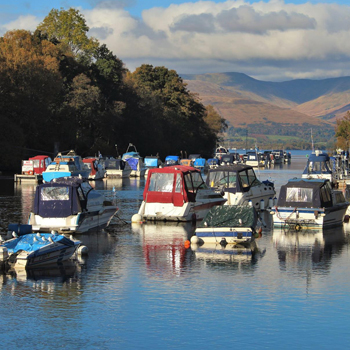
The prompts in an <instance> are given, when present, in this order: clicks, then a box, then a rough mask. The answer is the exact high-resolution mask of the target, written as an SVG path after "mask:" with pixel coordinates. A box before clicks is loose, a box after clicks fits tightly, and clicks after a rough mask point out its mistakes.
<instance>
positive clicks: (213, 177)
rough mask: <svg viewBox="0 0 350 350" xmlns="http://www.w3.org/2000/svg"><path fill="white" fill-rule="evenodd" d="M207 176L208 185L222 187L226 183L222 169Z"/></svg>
mask: <svg viewBox="0 0 350 350" xmlns="http://www.w3.org/2000/svg"><path fill="white" fill-rule="evenodd" d="M208 176H209V185H210V187H222V186H224V185H226V184H227V173H225V172H224V171H214V172H212V173H210V174H209V175H208Z"/></svg>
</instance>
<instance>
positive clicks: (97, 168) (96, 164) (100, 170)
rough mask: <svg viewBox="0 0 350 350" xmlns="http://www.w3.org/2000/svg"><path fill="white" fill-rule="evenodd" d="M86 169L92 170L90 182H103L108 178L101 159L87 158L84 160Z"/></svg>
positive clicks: (89, 177) (89, 176)
mask: <svg viewBox="0 0 350 350" xmlns="http://www.w3.org/2000/svg"><path fill="white" fill-rule="evenodd" d="M83 163H84V164H85V167H86V168H88V169H90V174H89V175H88V179H89V180H102V179H103V178H104V177H105V176H106V170H105V169H104V167H103V165H102V164H101V163H100V161H99V158H95V157H86V158H84V159H83Z"/></svg>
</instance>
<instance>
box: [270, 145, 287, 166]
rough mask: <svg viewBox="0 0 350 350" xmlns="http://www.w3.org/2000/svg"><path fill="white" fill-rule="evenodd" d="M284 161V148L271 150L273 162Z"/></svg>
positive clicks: (279, 162) (275, 163)
mask: <svg viewBox="0 0 350 350" xmlns="http://www.w3.org/2000/svg"><path fill="white" fill-rule="evenodd" d="M283 162H284V155H283V150H281V149H274V150H272V151H271V163H272V164H274V165H277V164H282V163H283Z"/></svg>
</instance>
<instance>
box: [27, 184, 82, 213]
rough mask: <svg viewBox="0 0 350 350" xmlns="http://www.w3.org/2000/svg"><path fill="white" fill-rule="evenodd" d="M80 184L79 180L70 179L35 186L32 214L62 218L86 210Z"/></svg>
mask: <svg viewBox="0 0 350 350" xmlns="http://www.w3.org/2000/svg"><path fill="white" fill-rule="evenodd" d="M55 180H56V181H55ZM58 180H59V181H58ZM81 184H82V180H81V179H79V178H74V177H71V178H66V179H65V178H59V179H54V180H52V181H50V182H48V183H45V184H41V185H39V186H37V188H36V192H35V198H34V214H35V215H40V216H42V217H44V218H47V217H57V218H62V217H67V216H70V215H75V214H77V213H79V212H81V211H83V210H84V209H86V197H85V194H84V191H83V189H82V188H81Z"/></svg>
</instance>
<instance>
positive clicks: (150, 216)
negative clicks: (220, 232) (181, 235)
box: [133, 165, 226, 221]
mask: <svg viewBox="0 0 350 350" xmlns="http://www.w3.org/2000/svg"><path fill="white" fill-rule="evenodd" d="M225 202H226V199H224V198H223V196H222V195H221V194H219V193H215V191H214V190H213V189H211V188H208V187H207V186H206V184H205V182H204V181H203V178H202V176H201V173H200V171H199V170H198V169H195V168H193V167H187V166H181V165H176V166H169V167H164V168H157V169H150V170H149V173H148V177H147V182H146V186H145V190H144V192H143V201H142V204H141V206H140V209H139V212H138V214H136V215H134V217H133V221H134V220H136V221H141V220H160V221H191V220H192V221H195V220H201V219H203V217H204V216H205V215H206V213H207V212H208V211H209V210H210V208H211V207H213V206H216V205H222V204H224V203H225Z"/></svg>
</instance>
